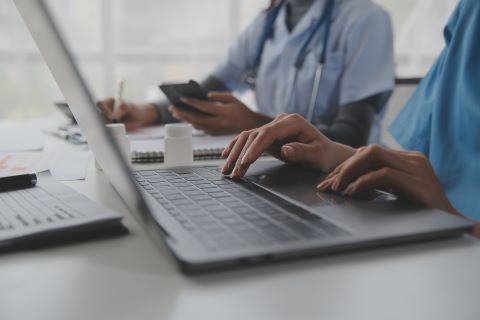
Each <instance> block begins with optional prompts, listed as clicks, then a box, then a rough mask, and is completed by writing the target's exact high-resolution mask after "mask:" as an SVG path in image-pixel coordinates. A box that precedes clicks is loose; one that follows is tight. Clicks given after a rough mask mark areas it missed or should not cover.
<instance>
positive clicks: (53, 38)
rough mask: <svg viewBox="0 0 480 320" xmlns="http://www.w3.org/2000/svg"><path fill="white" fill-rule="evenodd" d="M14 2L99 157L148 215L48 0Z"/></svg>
mask: <svg viewBox="0 0 480 320" xmlns="http://www.w3.org/2000/svg"><path fill="white" fill-rule="evenodd" d="M14 2H15V5H16V7H17V9H18V11H19V12H20V15H21V16H22V18H23V21H24V22H25V24H26V25H27V27H28V29H29V31H30V33H31V35H32V37H33V39H34V40H35V43H36V44H37V46H38V48H39V50H40V52H41V54H42V56H43V58H44V59H45V62H46V63H47V65H48V67H49V69H50V72H51V73H52V75H53V77H54V78H55V80H56V82H57V85H58V86H59V88H60V90H61V91H62V93H63V96H64V97H65V99H66V100H67V102H68V105H69V106H70V109H71V111H72V113H73V115H74V116H75V118H76V119H77V121H78V123H79V125H80V127H81V128H82V130H83V133H84V134H85V136H86V138H87V140H88V143H89V146H90V148H91V150H92V151H93V153H94V154H95V157H96V160H97V161H98V162H99V164H100V166H101V167H102V168H103V170H104V172H105V174H106V175H107V177H108V179H109V181H110V182H111V183H112V184H113V186H114V187H115V189H116V191H117V192H118V193H119V194H120V196H121V197H122V199H123V201H124V202H125V204H126V205H127V206H128V207H129V209H130V210H132V211H133V212H142V213H144V215H145V213H146V212H147V209H146V208H147V207H146V205H145V202H144V199H143V197H142V196H141V194H140V192H139V191H138V189H137V188H136V185H135V183H134V182H133V180H132V177H131V175H130V173H129V170H128V167H127V164H126V163H125V162H124V161H123V158H122V156H121V155H120V151H119V149H118V147H117V145H116V144H115V142H114V140H113V139H112V137H111V136H110V133H109V132H108V130H107V129H106V128H105V123H104V120H103V117H102V116H101V115H100V112H99V111H98V109H97V108H96V103H95V100H94V98H93V95H92V94H91V91H90V90H89V89H88V86H87V84H86V82H85V81H84V78H83V77H82V75H81V74H80V71H79V70H78V68H77V66H76V64H75V62H74V60H73V57H72V55H71V54H70V53H69V51H68V49H67V45H66V43H65V41H64V40H63V38H62V36H61V34H60V30H59V28H58V27H57V26H56V24H55V22H54V20H53V17H52V15H51V11H50V10H49V8H48V6H47V4H46V3H45V1H44V0H15V1H14ZM143 218H145V217H143Z"/></svg>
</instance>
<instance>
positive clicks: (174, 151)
mask: <svg viewBox="0 0 480 320" xmlns="http://www.w3.org/2000/svg"><path fill="white" fill-rule="evenodd" d="M192 132H193V127H192V125H191V124H189V123H175V124H167V125H166V126H165V165H166V166H168V167H187V166H191V165H193V143H192Z"/></svg>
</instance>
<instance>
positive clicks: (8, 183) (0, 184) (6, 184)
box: [0, 173, 37, 192]
mask: <svg viewBox="0 0 480 320" xmlns="http://www.w3.org/2000/svg"><path fill="white" fill-rule="evenodd" d="M36 185H37V175H36V174H35V173H28V174H20V175H16V176H10V177H1V178H0V192H4V191H13V190H19V189H27V188H32V187H35V186H36Z"/></svg>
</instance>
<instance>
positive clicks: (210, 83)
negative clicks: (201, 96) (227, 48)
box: [153, 76, 228, 124]
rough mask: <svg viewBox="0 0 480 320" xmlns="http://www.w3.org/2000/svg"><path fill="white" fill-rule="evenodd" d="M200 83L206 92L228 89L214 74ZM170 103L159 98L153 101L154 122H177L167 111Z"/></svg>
mask: <svg viewBox="0 0 480 320" xmlns="http://www.w3.org/2000/svg"><path fill="white" fill-rule="evenodd" d="M201 85H202V87H203V88H204V89H205V90H206V91H207V92H210V91H228V88H227V87H226V86H225V85H224V84H223V83H222V82H221V81H220V80H218V79H217V78H215V77H214V76H208V77H207V78H206V79H205V80H203V81H202V82H201ZM170 104H171V103H170V101H168V100H161V101H157V102H154V103H153V105H154V106H155V108H156V110H157V114H158V117H157V119H156V123H163V124H165V123H174V122H178V120H177V119H175V118H174V117H173V116H172V114H171V113H170V111H168V107H170Z"/></svg>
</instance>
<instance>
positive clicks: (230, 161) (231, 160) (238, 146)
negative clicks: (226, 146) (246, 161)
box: [223, 131, 251, 174]
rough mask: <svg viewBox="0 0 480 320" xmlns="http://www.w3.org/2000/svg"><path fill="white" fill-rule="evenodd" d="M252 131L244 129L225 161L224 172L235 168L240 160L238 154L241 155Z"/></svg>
mask: <svg viewBox="0 0 480 320" xmlns="http://www.w3.org/2000/svg"><path fill="white" fill-rule="evenodd" d="M250 133H251V132H249V131H244V132H242V133H241V134H240V135H239V136H238V138H237V141H236V143H235V145H234V146H233V147H232V150H231V152H230V154H229V155H228V158H227V161H226V162H225V165H224V167H223V168H224V170H223V173H224V174H230V173H232V170H233V168H234V167H235V164H236V162H237V160H238V156H239V155H240V153H241V151H242V150H243V146H244V145H245V142H246V141H247V139H248V137H249V135H250Z"/></svg>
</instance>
